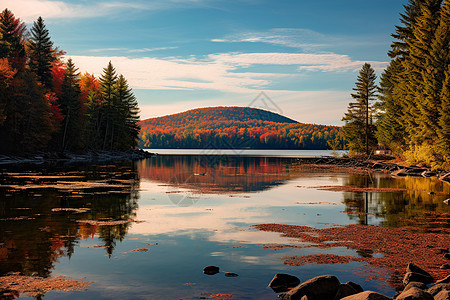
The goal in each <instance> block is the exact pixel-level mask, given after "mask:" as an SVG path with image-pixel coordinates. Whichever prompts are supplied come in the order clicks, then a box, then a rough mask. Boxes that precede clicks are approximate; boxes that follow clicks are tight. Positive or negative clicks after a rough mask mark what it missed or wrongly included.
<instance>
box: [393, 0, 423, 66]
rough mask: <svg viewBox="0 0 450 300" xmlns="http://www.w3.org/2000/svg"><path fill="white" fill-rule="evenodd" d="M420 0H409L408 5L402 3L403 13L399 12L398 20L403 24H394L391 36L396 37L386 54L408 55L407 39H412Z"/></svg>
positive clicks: (399, 56) (395, 56) (398, 56)
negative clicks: (393, 31)
mask: <svg viewBox="0 0 450 300" xmlns="http://www.w3.org/2000/svg"><path fill="white" fill-rule="evenodd" d="M421 2H422V0H409V4H408V5H404V6H403V7H404V8H405V13H404V14H400V16H401V18H400V22H401V23H402V24H403V26H395V33H394V34H392V37H393V38H394V39H396V41H394V42H393V43H392V45H391V50H390V51H389V52H388V55H389V56H390V57H391V58H400V59H401V58H403V57H406V56H408V54H409V49H408V48H409V47H408V44H407V41H409V40H411V39H413V26H414V24H415V23H416V18H417V17H418V15H419V13H420V4H421Z"/></svg>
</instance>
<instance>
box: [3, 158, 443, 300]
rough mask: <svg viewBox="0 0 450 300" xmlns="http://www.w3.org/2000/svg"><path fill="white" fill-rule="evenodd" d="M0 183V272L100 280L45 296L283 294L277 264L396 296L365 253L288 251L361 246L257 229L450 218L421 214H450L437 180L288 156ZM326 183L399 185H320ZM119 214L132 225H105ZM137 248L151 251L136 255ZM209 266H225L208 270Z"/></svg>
mask: <svg viewBox="0 0 450 300" xmlns="http://www.w3.org/2000/svg"><path fill="white" fill-rule="evenodd" d="M61 170H64V172H63V171H61ZM43 175H44V176H43ZM56 175H57V176H56ZM58 176H60V177H58ZM0 180H1V188H0V197H1V198H0V227H1V229H2V230H1V232H0V274H6V273H8V272H22V273H23V274H26V275H40V276H44V277H45V276H58V275H64V276H69V277H71V278H74V279H81V280H89V281H95V283H94V284H92V285H91V286H90V287H89V288H88V290H87V291H76V292H68V293H65V292H58V291H52V292H48V293H46V294H45V299H61V298H64V299H180V298H182V299H202V297H203V299H204V298H207V297H208V295H210V294H219V293H221V294H232V295H234V298H235V299H276V298H277V294H276V293H274V292H273V291H272V290H271V289H270V288H268V287H267V284H268V283H269V282H270V280H271V279H272V277H273V276H274V275H275V274H276V273H289V274H291V275H295V276H297V277H299V278H300V279H301V280H302V281H305V280H307V279H309V278H312V277H314V276H318V275H323V274H334V275H336V276H338V278H339V279H340V280H341V281H342V282H346V281H348V280H352V281H354V282H357V283H359V284H360V285H362V286H363V288H364V289H371V290H375V291H378V292H381V293H384V294H387V295H390V296H392V295H394V293H395V290H394V287H392V286H391V285H389V283H386V282H385V281H383V280H379V281H376V280H371V279H369V278H367V277H366V276H364V274H363V273H362V272H361V271H360V268H361V263H359V262H352V263H350V264H336V265H317V264H314V263H313V264H306V265H304V266H301V267H292V266H288V265H284V264H283V260H282V259H281V258H282V257H283V256H292V255H306V254H321V253H324V254H327V253H330V254H338V255H353V256H357V255H364V253H362V252H359V253H358V252H357V251H353V250H347V249H344V248H331V249H319V248H315V247H311V248H301V249H296V248H282V249H278V250H274V249H272V248H271V247H264V246H267V245H268V244H289V245H301V244H302V242H301V241H299V240H295V239H289V238H285V237H281V236H280V234H279V233H271V232H263V231H257V230H256V229H253V228H252V227H250V226H251V225H254V224H261V223H279V224H293V225H307V226H313V227H318V228H324V227H329V226H332V225H331V223H333V224H369V225H378V226H387V227H399V226H409V225H414V226H420V227H423V228H428V227H445V228H447V227H450V223H449V221H448V219H444V220H440V221H436V220H433V221H434V222H430V220H428V219H427V218H426V214H424V213H426V212H440V213H448V212H450V209H449V207H448V206H446V205H445V204H443V200H444V199H446V198H448V195H449V194H450V188H449V187H450V185H447V184H443V183H442V182H440V181H439V180H437V179H436V178H392V177H391V176H390V175H385V174H374V173H367V174H363V175H357V174H346V173H342V172H335V171H331V170H328V169H317V168H310V167H308V166H305V165H302V164H301V161H299V160H296V159H290V158H285V157H226V156H215V157H210V156H192V155H190V156H158V157H154V158H152V159H148V160H144V161H140V162H137V163H125V164H120V165H118V166H114V165H108V166H73V165H72V166H64V167H63V168H61V167H58V166H54V167H46V169H44V170H42V169H41V168H39V172H38V171H36V172H33V171H32V170H31V169H28V170H27V171H25V170H23V169H9V170H3V172H2V175H1V177H0ZM324 186H327V187H328V186H355V187H363V188H365V187H371V188H378V187H379V188H397V189H403V190H401V191H396V192H376V193H368V192H348V191H330V190H321V189H320V187H324ZM430 192H434V193H435V194H432V195H430ZM80 208H83V209H84V210H83V209H81V210H80ZM73 209H77V210H73ZM424 216H425V217H424ZM90 220H95V221H100V222H99V223H93V222H87V221H90ZM120 220H121V221H130V222H119V223H120V224H116V223H105V222H112V221H120ZM136 221H137V222H136ZM111 224H115V225H111ZM94 245H97V246H96V247H92V246H94ZM100 246H102V247H100ZM140 248H146V249H149V251H147V252H133V250H135V249H140ZM207 265H216V266H219V267H220V271H221V272H220V273H219V274H216V275H213V276H208V275H205V274H203V272H202V269H203V267H205V266H207ZM379 271H381V272H384V270H379ZM224 272H234V273H237V274H239V276H238V277H225V276H224ZM388 277H389V275H388V272H386V280H387V279H389V278H388ZM26 296H27V295H26V294H23V295H22V297H26Z"/></svg>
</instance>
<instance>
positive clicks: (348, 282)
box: [345, 281, 364, 293]
mask: <svg viewBox="0 0 450 300" xmlns="http://www.w3.org/2000/svg"><path fill="white" fill-rule="evenodd" d="M345 284H348V285H350V286H351V287H352V288H354V289H355V291H357V292H358V293H362V292H364V289H363V288H362V287H361V286H360V285H359V284H357V283H354V282H352V281H347V282H346V283H345Z"/></svg>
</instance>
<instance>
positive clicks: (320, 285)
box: [280, 275, 340, 300]
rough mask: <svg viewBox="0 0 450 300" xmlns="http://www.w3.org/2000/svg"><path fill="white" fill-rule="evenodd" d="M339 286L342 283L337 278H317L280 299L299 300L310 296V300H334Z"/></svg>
mask: <svg viewBox="0 0 450 300" xmlns="http://www.w3.org/2000/svg"><path fill="white" fill-rule="evenodd" d="M339 286H340V282H339V279H337V277H336V276H333V275H323V276H317V277H314V278H312V279H310V280H307V281H305V282H304V283H302V284H300V285H299V286H297V287H295V288H293V289H292V290H290V291H289V292H287V293H286V294H283V295H281V297H280V298H281V299H284V300H297V299H302V297H303V296H308V298H309V299H310V300H313V299H314V300H315V299H320V300H327V299H330V300H334V297H335V296H336V294H337V292H338V290H339Z"/></svg>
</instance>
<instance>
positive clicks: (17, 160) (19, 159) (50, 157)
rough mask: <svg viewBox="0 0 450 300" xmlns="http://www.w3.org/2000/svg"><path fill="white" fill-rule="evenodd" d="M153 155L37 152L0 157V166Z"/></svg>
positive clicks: (149, 156) (148, 155)
mask: <svg viewBox="0 0 450 300" xmlns="http://www.w3.org/2000/svg"><path fill="white" fill-rule="evenodd" d="M154 155H155V154H154V153H150V152H147V151H144V150H142V149H136V150H128V151H103V150H99V151H88V152H85V153H73V152H38V153H34V154H30V155H0V166H1V165H3V166H8V165H17V164H31V165H40V164H58V163H64V164H75V163H99V162H100V163H101V162H110V161H127V160H131V161H135V160H141V159H146V158H151V157H153V156H154Z"/></svg>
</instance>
